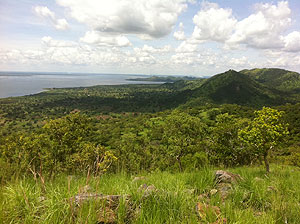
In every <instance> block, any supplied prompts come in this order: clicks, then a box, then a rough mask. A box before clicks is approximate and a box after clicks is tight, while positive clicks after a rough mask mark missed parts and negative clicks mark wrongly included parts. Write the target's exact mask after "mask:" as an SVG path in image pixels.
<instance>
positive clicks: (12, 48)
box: [0, 0, 300, 76]
mask: <svg viewBox="0 0 300 224" xmlns="http://www.w3.org/2000/svg"><path fill="white" fill-rule="evenodd" d="M0 34H1V35H0V70H1V71H55V72H96V73H132V74H165V75H195V76H207V75H213V74H216V73H219V72H223V71H226V70H228V69H235V70H242V69H247V68H256V67H258V68H261V67H279V68H285V69H289V70H294V71H298V72H300V54H299V52H300V1H298V0H289V1H256V0H243V1H241V0H218V1H196V0H151V1H149V0H110V1H106V0H49V1H45V0H35V1H33V0H31V1H30V0H0Z"/></svg>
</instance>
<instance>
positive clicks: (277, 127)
mask: <svg viewBox="0 0 300 224" xmlns="http://www.w3.org/2000/svg"><path fill="white" fill-rule="evenodd" d="M254 113H255V118H254V119H253V121H251V122H250V124H249V125H248V126H247V127H246V128H244V129H241V130H240V131H239V138H240V139H241V140H242V141H243V142H245V143H246V144H249V145H251V146H253V147H254V149H255V150H256V151H257V153H258V155H262V156H263V158H264V163H265V167H266V171H267V172H270V166H269V161H268V154H269V151H270V150H272V149H273V148H274V147H275V146H276V145H278V143H279V141H280V140H281V139H282V138H283V137H284V136H286V135H287V134H288V129H287V126H288V125H287V124H285V123H284V122H283V121H282V119H281V118H282V116H283V113H284V112H283V111H278V110H275V109H272V108H268V107H264V108H263V109H262V110H259V111H255V112H254Z"/></svg>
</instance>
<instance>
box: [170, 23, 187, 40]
mask: <svg viewBox="0 0 300 224" xmlns="http://www.w3.org/2000/svg"><path fill="white" fill-rule="evenodd" d="M183 29H184V26H183V23H179V30H178V31H176V32H174V35H173V36H174V38H175V39H176V40H185V39H186V38H185V34H184V31H183Z"/></svg>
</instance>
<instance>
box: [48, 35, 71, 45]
mask: <svg viewBox="0 0 300 224" xmlns="http://www.w3.org/2000/svg"><path fill="white" fill-rule="evenodd" d="M42 44H43V45H45V46H47V47H74V46H76V45H77V43H75V42H73V41H63V40H53V39H52V37H49V36H46V37H43V38H42Z"/></svg>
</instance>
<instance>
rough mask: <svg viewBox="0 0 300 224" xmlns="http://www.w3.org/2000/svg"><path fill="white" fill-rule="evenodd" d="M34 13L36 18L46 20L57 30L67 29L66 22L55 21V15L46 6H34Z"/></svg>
mask: <svg viewBox="0 0 300 224" xmlns="http://www.w3.org/2000/svg"><path fill="white" fill-rule="evenodd" d="M34 12H35V13H36V14H37V15H38V16H40V17H43V18H45V19H48V20H49V21H50V22H51V23H52V25H53V26H54V28H55V29H57V30H67V29H68V28H69V24H68V22H67V20H65V19H57V18H56V16H55V13H54V12H52V11H51V10H50V9H49V8H48V7H46V6H36V7H34Z"/></svg>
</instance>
